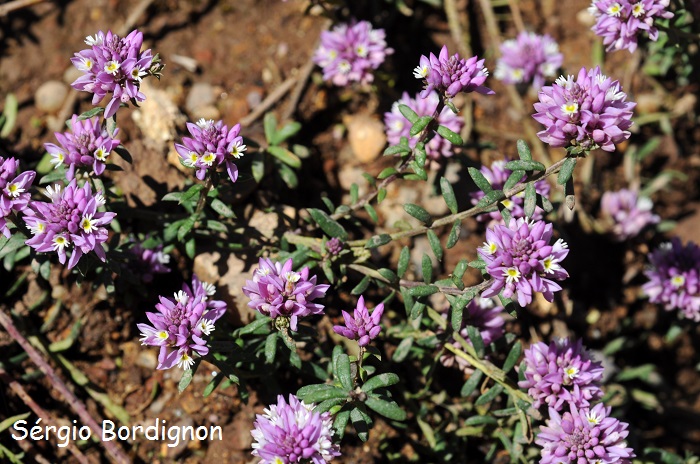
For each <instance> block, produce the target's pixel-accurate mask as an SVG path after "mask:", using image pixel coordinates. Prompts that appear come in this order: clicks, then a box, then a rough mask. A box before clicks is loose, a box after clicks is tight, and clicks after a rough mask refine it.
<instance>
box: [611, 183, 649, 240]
mask: <svg viewBox="0 0 700 464" xmlns="http://www.w3.org/2000/svg"><path fill="white" fill-rule="evenodd" d="M652 206H653V204H652V202H651V200H650V199H649V198H647V197H642V196H639V194H638V193H637V192H636V191H635V190H627V189H622V190H619V191H617V192H605V193H604V194H603V197H602V198H601V200H600V211H601V213H602V215H603V219H604V220H606V221H607V222H608V223H609V224H610V226H611V232H612V235H613V237H614V238H615V239H616V240H617V241H620V242H622V241H624V240H628V239H631V238H634V237H636V236H637V235H639V234H640V233H641V232H642V230H644V229H645V228H646V227H648V226H650V225H652V224H656V223H658V222H659V220H660V218H659V216H657V215H656V214H654V213H652V212H651V208H652Z"/></svg>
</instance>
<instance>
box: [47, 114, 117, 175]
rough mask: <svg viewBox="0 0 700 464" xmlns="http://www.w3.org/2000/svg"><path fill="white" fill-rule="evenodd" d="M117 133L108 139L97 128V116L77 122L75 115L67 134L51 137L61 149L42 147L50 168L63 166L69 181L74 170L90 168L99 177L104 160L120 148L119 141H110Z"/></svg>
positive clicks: (103, 167) (108, 136) (104, 130)
mask: <svg viewBox="0 0 700 464" xmlns="http://www.w3.org/2000/svg"><path fill="white" fill-rule="evenodd" d="M118 132H119V129H116V130H115V131H114V134H113V135H112V136H110V135H109V134H108V133H107V130H106V129H102V127H101V126H100V118H99V116H95V117H94V118H90V119H84V120H80V119H79V118H78V115H76V114H74V115H73V117H72V118H71V130H70V131H68V132H63V133H61V132H55V133H54V135H55V136H56V139H57V140H58V143H60V144H61V146H60V147H59V146H58V145H56V144H53V143H45V144H44V147H45V148H46V151H48V152H49V154H50V155H51V157H52V160H51V164H54V165H55V167H59V166H60V165H62V164H64V163H65V164H67V165H68V171H67V172H66V178H67V179H68V180H72V179H73V177H74V176H75V170H76V168H87V169H90V168H91V169H92V172H94V173H95V174H96V175H98V176H99V175H100V174H102V173H103V172H104V170H105V161H106V160H107V157H108V156H109V154H110V153H111V152H112V150H114V149H115V148H116V147H117V146H119V140H117V139H114V138H113V136H115V135H117V133H118Z"/></svg>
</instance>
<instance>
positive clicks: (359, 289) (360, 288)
mask: <svg viewBox="0 0 700 464" xmlns="http://www.w3.org/2000/svg"><path fill="white" fill-rule="evenodd" d="M370 280H371V278H370V276H368V275H366V276H364V277H363V278H362V280H361V281H360V283H359V284H357V285H356V286H355V288H353V289H352V290H350V293H351V294H352V295H361V294H362V293H363V292H364V291H365V290H367V287H368V286H369V282H370Z"/></svg>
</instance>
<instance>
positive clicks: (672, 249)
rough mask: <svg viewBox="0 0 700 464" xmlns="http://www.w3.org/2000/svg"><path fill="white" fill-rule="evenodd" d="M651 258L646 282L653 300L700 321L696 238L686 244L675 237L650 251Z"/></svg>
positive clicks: (699, 259)
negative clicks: (694, 241) (694, 240)
mask: <svg viewBox="0 0 700 464" xmlns="http://www.w3.org/2000/svg"><path fill="white" fill-rule="evenodd" d="M649 262H650V263H651V268H650V269H648V270H646V271H644V274H646V276H647V277H648V278H649V282H647V283H645V284H644V285H643V286H642V290H643V291H644V293H645V294H646V295H647V296H648V297H649V301H651V302H652V303H661V304H663V305H664V308H665V309H666V311H672V310H674V309H679V310H680V311H681V312H682V314H683V316H685V317H687V318H688V319H692V320H694V321H695V322H698V321H700V247H698V246H697V245H696V244H695V243H693V242H688V244H687V245H686V246H683V244H682V243H681V239H680V238H678V237H673V239H672V240H671V242H670V243H664V244H662V245H661V246H660V247H659V248H657V249H656V250H654V251H653V252H652V253H650V254H649Z"/></svg>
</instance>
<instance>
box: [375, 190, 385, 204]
mask: <svg viewBox="0 0 700 464" xmlns="http://www.w3.org/2000/svg"><path fill="white" fill-rule="evenodd" d="M384 198H386V189H385V188H380V189H379V190H378V191H377V204H379V203H381V202H382V201H384Z"/></svg>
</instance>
